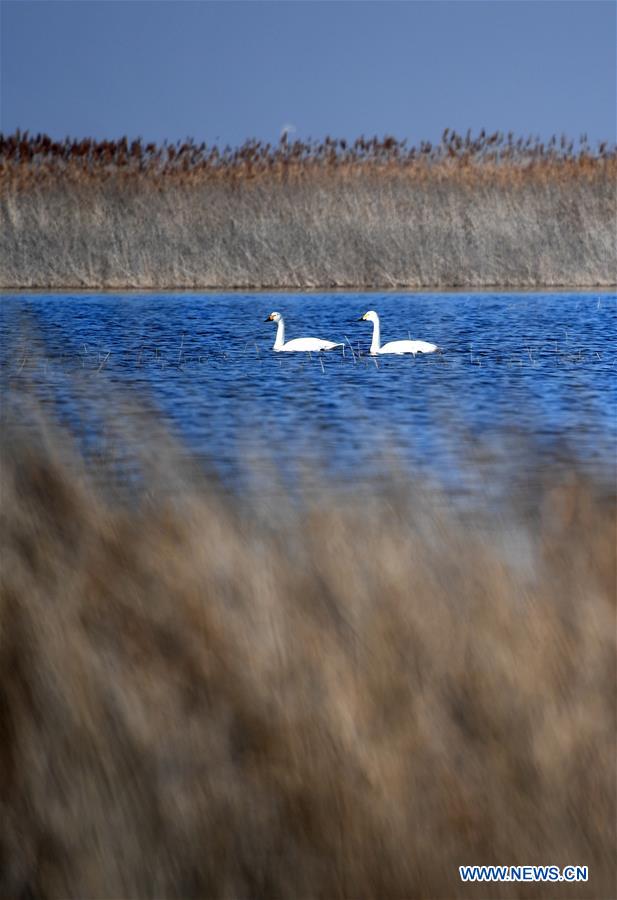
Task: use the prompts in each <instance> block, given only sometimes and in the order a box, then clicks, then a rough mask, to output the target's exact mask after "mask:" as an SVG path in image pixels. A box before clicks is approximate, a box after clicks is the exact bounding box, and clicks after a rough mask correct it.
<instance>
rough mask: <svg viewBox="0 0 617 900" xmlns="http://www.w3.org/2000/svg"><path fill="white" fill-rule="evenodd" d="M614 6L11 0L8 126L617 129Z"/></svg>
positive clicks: (550, 1)
mask: <svg viewBox="0 0 617 900" xmlns="http://www.w3.org/2000/svg"><path fill="white" fill-rule="evenodd" d="M616 10H617V4H616V3H615V2H612V0H600V2H594V0H582V2H577V0H529V2H526V0H478V2H469V0H452V2H445V0H427V2H387V0H375V2H370V0H365V2H353V0H342V2H334V0H326V2H312V0H311V2H301V0H288V2H262V0H248V2H240V0H237V2H233V0H228V2H184V0H168V2H150V0H108V2H98V0H77V2H56V0H39V2H29V0H2V2H1V5H0V15H1V20H0V25H1V40H2V46H1V49H2V54H1V66H2V72H1V74H2V80H1V96H0V99H1V107H0V125H1V127H2V130H3V131H5V132H10V131H13V130H14V129H15V128H17V127H20V128H22V129H29V130H30V131H31V132H38V131H44V132H47V133H48V134H50V135H52V136H53V137H63V136H64V135H67V134H69V135H72V136H85V135H91V136H93V137H96V138H103V137H119V136H121V135H123V134H127V135H129V136H137V135H140V136H142V137H144V138H146V139H147V140H160V139H163V138H167V139H170V140H177V139H179V138H185V137H187V136H191V137H194V138H196V139H198V140H200V141H201V140H206V141H208V142H213V141H215V140H216V141H217V142H221V143H223V144H224V143H230V144H237V143H239V142H241V141H243V140H244V139H245V138H247V137H259V138H263V139H266V140H270V141H272V140H276V139H277V138H278V136H279V134H280V132H281V129H282V128H283V127H284V126H286V125H293V126H294V127H295V129H296V132H297V134H298V136H300V137H303V138H307V137H309V136H311V137H315V138H317V137H323V136H324V135H326V134H331V135H333V136H337V137H347V138H354V137H357V136H358V135H359V134H362V133H363V134H366V135H373V134H378V135H383V134H385V133H389V134H394V135H396V136H397V137H400V138H403V137H406V138H408V139H410V140H412V141H417V140H419V139H422V138H427V139H430V140H434V139H436V138H438V137H439V136H440V134H441V132H442V131H443V129H444V128H445V127H446V126H449V127H450V128H455V129H456V130H459V131H465V130H466V129H467V128H471V129H472V130H473V131H478V130H479V129H480V128H481V127H486V128H487V129H489V130H491V131H493V130H496V129H500V130H505V131H508V130H513V131H514V132H515V133H516V134H517V135H527V134H530V133H531V134H540V135H541V136H542V137H543V138H544V137H549V136H550V135H551V134H553V133H555V132H556V133H558V134H560V133H562V132H565V133H566V134H568V135H570V136H572V137H578V136H579V134H580V133H581V132H587V134H588V135H589V137H590V139H591V140H593V141H596V140H599V139H604V138H608V139H609V140H614V139H615V130H616V113H615V109H616V106H617V102H616V101H617V98H616V87H615V70H616V51H615V32H616Z"/></svg>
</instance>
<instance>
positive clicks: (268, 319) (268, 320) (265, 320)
mask: <svg viewBox="0 0 617 900" xmlns="http://www.w3.org/2000/svg"><path fill="white" fill-rule="evenodd" d="M271 321H272V316H268V318H267V319H264V322H271Z"/></svg>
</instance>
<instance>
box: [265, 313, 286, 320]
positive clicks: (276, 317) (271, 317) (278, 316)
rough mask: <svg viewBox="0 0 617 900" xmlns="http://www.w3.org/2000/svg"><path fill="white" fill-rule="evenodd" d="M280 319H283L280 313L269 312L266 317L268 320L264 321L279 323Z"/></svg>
mask: <svg viewBox="0 0 617 900" xmlns="http://www.w3.org/2000/svg"><path fill="white" fill-rule="evenodd" d="M282 318H283V317H282V315H281V314H280V312H271V313H270V315H269V316H268V318H267V319H266V322H280V321H281V319H282Z"/></svg>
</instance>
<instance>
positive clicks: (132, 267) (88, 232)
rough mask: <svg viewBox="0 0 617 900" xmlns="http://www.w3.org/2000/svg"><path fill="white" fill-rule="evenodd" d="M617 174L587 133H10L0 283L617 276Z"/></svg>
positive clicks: (2, 169) (0, 162) (594, 280)
mask: <svg viewBox="0 0 617 900" xmlns="http://www.w3.org/2000/svg"><path fill="white" fill-rule="evenodd" d="M616 175H617V152H616V150H615V146H614V145H611V146H609V145H606V144H601V145H600V146H599V147H597V148H591V147H590V146H589V145H588V143H587V141H586V139H585V138H584V137H583V138H582V139H581V141H580V142H579V143H578V144H577V145H576V146H575V145H574V144H573V143H572V142H570V141H568V140H567V139H566V138H565V137H562V138H561V139H560V140H557V139H556V138H553V139H551V140H550V141H549V142H548V143H546V144H544V143H541V142H540V141H539V139H531V138H529V139H527V140H523V139H519V140H516V139H515V138H514V136H513V135H512V134H509V135H507V136H504V135H503V134H501V133H495V134H491V135H488V134H486V133H485V132H481V133H480V134H479V135H478V136H477V137H475V138H474V137H472V136H471V135H470V134H469V133H468V134H467V135H466V136H465V137H462V136H461V135H458V134H456V133H455V132H452V131H450V130H449V129H446V131H445V132H444V134H443V138H442V140H441V142H440V143H438V144H435V145H432V144H431V143H428V142H423V143H421V144H420V146H419V147H408V146H407V145H406V143H405V142H398V141H396V140H395V139H394V138H391V137H386V138H384V139H381V140H378V139H377V138H373V139H370V140H366V139H364V138H359V139H358V140H357V141H355V142H354V143H353V144H348V143H347V142H346V141H344V140H333V139H330V138H326V140H325V141H324V142H322V143H321V144H318V143H303V142H301V141H295V142H289V141H288V140H287V137H286V136H284V137H283V138H282V139H281V142H280V143H279V144H278V145H273V146H271V145H269V144H263V143H260V142H257V141H249V142H247V143H246V144H244V145H243V146H242V147H240V148H238V149H232V148H229V147H226V148H224V149H220V148H218V147H216V146H212V147H209V146H206V145H205V144H200V145H198V144H195V143H194V142H192V141H190V140H189V141H186V142H185V143H178V144H174V145H168V144H164V145H162V146H156V145H154V144H144V143H142V142H141V141H140V140H134V141H129V140H127V139H126V138H122V139H121V140H118V141H101V142H98V143H97V142H95V141H93V140H90V139H84V140H70V139H66V140H65V141H61V142H57V141H52V140H51V139H50V138H48V137H46V136H44V135H38V136H36V137H33V136H29V135H28V134H27V133H25V134H20V133H19V132H18V133H16V134H14V135H0V198H1V199H0V222H1V228H0V287H23V288H32V287H39V288H68V287H84V288H123V287H135V288H164V287H173V288H214V287H217V288H236V287H238V288H265V287H271V288H292V287H295V288H310V287H321V288H332V287H357V288H370V287H380V288H387V287H423V286H429V287H448V286H476V287H481V286H492V285H494V286H502V287H548V286H556V285H565V286H573V287H586V286H602V285H605V286H606V285H613V284H615V282H616V281H617V249H616V244H615V235H614V225H615V217H616V215H617V194H616V186H617V179H616Z"/></svg>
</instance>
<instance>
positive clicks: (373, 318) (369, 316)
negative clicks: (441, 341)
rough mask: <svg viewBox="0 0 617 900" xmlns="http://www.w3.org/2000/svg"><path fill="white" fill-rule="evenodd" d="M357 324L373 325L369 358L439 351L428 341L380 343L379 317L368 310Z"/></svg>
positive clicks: (373, 311)
mask: <svg viewBox="0 0 617 900" xmlns="http://www.w3.org/2000/svg"><path fill="white" fill-rule="evenodd" d="M358 321H359V322H372V323H373V340H372V341H371V349H370V354H371V356H377V355H378V354H382V353H397V354H401V353H413V355H414V356H415V355H416V353H434V352H435V350H439V347H438V346H437V344H431V343H429V342H428V341H389V342H388V343H387V344H382V343H381V337H380V328H379V316H378V315H377V313H376V312H375V310H373V309H370V310H369V311H368V312H365V313H364V315H363V316H361V317H360V318H359V319H358Z"/></svg>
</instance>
